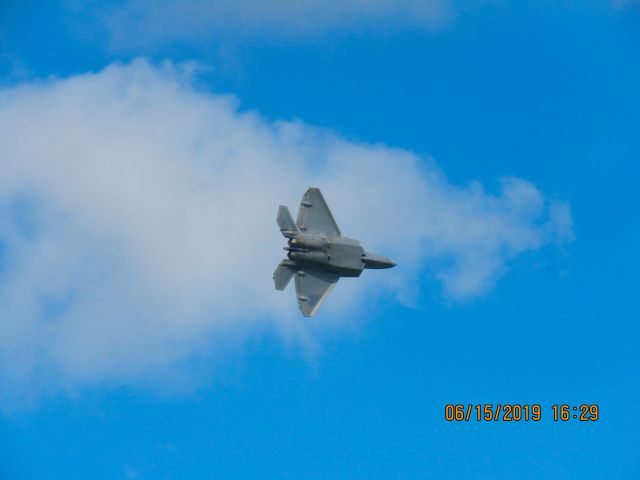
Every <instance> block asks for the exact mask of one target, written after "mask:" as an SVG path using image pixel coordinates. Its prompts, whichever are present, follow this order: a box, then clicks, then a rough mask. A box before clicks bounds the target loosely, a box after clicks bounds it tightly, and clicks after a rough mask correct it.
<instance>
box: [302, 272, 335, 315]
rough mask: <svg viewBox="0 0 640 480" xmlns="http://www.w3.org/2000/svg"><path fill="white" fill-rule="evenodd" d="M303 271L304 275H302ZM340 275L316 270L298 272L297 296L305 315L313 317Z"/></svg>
mask: <svg viewBox="0 0 640 480" xmlns="http://www.w3.org/2000/svg"><path fill="white" fill-rule="evenodd" d="M301 273H302V275H301ZM339 278H340V277H338V275H334V274H332V273H326V272H318V271H314V270H305V271H304V272H298V273H297V274H296V297H297V298H298V306H299V307H300V311H301V312H302V314H303V315H304V316H305V317H311V316H313V314H314V313H316V310H318V307H319V306H320V305H321V304H322V302H323V301H324V299H325V298H327V296H328V295H329V293H331V290H333V287H335V285H336V283H338V279H339Z"/></svg>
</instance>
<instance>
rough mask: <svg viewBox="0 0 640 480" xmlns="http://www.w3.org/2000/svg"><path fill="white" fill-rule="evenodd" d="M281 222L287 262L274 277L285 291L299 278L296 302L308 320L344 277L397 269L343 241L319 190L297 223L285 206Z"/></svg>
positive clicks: (306, 201) (311, 195) (303, 206)
mask: <svg viewBox="0 0 640 480" xmlns="http://www.w3.org/2000/svg"><path fill="white" fill-rule="evenodd" d="M277 222H278V225H279V227H280V231H281V232H282V234H283V235H284V236H285V237H286V238H287V239H288V242H287V246H286V247H284V249H285V250H287V258H286V259H285V260H283V261H282V262H280V264H279V265H278V267H277V268H276V271H275V272H274V273H273V279H274V283H275V287H276V289H277V290H284V288H285V287H286V286H287V285H288V283H289V282H290V280H291V278H292V277H294V276H295V284H296V298H297V300H298V306H299V307H300V310H301V311H302V313H303V315H305V316H312V315H313V314H314V313H315V312H316V311H317V309H318V307H319V306H320V305H321V304H322V302H323V301H324V300H325V298H326V297H327V296H328V294H329V293H330V292H331V290H332V289H333V287H334V286H335V285H336V283H337V282H338V280H339V279H340V277H359V276H360V275H361V274H362V271H363V270H364V269H365V268H390V267H393V266H395V263H394V262H393V261H391V260H389V259H388V258H386V257H382V256H379V255H374V254H370V253H367V252H365V250H364V249H363V248H362V246H361V245H360V242H359V241H357V240H354V239H351V238H347V237H343V236H342V234H341V232H340V229H339V228H338V225H337V224H336V222H335V220H334V218H333V215H332V214H331V211H330V210H329V207H328V206H327V203H326V202H325V200H324V197H323V196H322V193H321V192H320V190H319V189H317V188H310V189H309V190H307V192H306V193H305V194H304V196H303V197H302V201H301V203H300V209H299V211H298V219H297V221H296V222H295V223H294V221H293V218H292V217H291V213H290V212H289V209H288V208H287V207H285V206H282V205H281V206H280V208H279V209H278V217H277Z"/></svg>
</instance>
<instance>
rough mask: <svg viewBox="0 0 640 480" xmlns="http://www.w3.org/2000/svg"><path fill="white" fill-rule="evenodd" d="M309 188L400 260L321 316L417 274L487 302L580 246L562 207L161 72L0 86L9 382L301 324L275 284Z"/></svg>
mask: <svg viewBox="0 0 640 480" xmlns="http://www.w3.org/2000/svg"><path fill="white" fill-rule="evenodd" d="M309 185H316V186H319V187H321V188H322V189H323V191H324V193H325V196H326V198H327V199H328V201H329V202H330V204H331V206H332V208H333V210H334V214H335V216H336V219H337V220H338V222H339V223H340V225H341V226H342V229H343V232H344V233H345V234H347V235H349V236H352V237H355V238H360V239H362V240H363V241H364V242H365V246H366V247H368V248H370V249H371V250H373V251H378V252H380V253H382V254H385V255H389V256H390V257H393V258H394V259H396V260H397V261H398V262H399V266H398V267H397V268H396V269H394V270H392V271H385V272H384V275H373V274H372V275H364V276H363V278H362V279H360V280H361V281H358V282H344V285H341V288H340V289H336V293H335V294H334V295H335V297H332V298H331V299H330V300H329V301H328V302H327V304H326V308H325V307H323V308H324V311H325V312H331V313H332V314H334V315H335V316H339V315H340V311H343V310H345V311H346V310H349V309H350V310H351V311H360V312H362V313H364V312H366V311H367V309H368V308H374V306H373V305H372V304H370V303H369V302H367V303H365V302H363V301H362V298H363V295H362V292H363V291H364V290H363V289H364V288H368V289H369V291H371V292H382V291H384V292H386V294H385V295H388V298H389V299H391V298H399V297H402V295H403V292H405V291H406V290H407V287H406V286H407V285H416V284H417V282H418V281H419V278H420V277H421V276H424V275H425V274H427V275H431V276H433V278H436V279H439V280H440V282H441V283H442V288H443V292H444V295H445V296H447V297H449V298H453V299H467V298H470V297H473V296H476V295H481V294H484V293H485V292H487V291H488V290H489V289H490V288H491V287H492V286H493V284H494V283H495V281H496V279H497V278H498V277H499V275H500V274H502V273H503V272H504V271H505V270H506V268H507V265H508V261H509V260H510V259H512V258H514V257H516V256H517V255H519V254H521V253H523V252H527V251H533V250H537V249H539V248H540V247H542V246H543V245H545V244H548V243H551V242H555V241H558V240H562V239H567V238H570V237H571V235H572V233H571V231H572V230H571V215H570V213H569V209H568V207H567V205H565V204H563V203H554V202H550V201H549V200H547V199H546V198H545V197H544V195H543V194H542V193H541V192H540V191H539V190H538V189H536V187H534V186H533V185H532V184H531V183H529V182H527V181H525V180H522V179H518V178H505V179H503V180H502V183H501V188H500V191H498V192H497V193H490V192H487V191H486V190H485V189H484V188H483V186H482V185H481V184H479V183H478V182H470V183H469V184H468V185H465V186H456V185H452V184H451V183H449V182H448V181H447V179H446V177H445V176H444V175H443V174H442V173H441V172H440V171H439V170H438V168H437V167H436V166H435V165H434V164H433V162H432V161H430V160H429V159H425V158H419V157H417V156H416V155H414V154H412V153H410V152H407V151H403V150H398V149H393V148H388V147H385V146H381V145H368V144H358V143H353V142H349V141H346V140H344V139H342V138H340V137H339V136H337V135H335V134H332V133H330V132H326V131H322V130H318V129H314V128H312V127H310V126H307V125H305V124H303V123H299V122H293V123H292V122H275V123H272V122H269V121H267V120H265V119H263V118H261V117H260V116H259V115H258V114H256V113H252V112H240V111H238V108H237V104H236V100H235V99H234V98H232V97H228V96H220V95H215V94H211V93H206V92H201V91H197V90H195V89H194V88H193V87H192V85H191V83H190V81H189V78H188V75H187V74H186V73H184V72H183V71H182V70H181V69H180V68H174V67H172V66H171V65H168V64H167V65H163V66H159V67H157V66H152V65H149V64H148V63H147V62H145V61H136V62H134V63H132V64H130V65H112V66H110V67H108V68H106V69H105V70H103V71H101V72H99V73H94V74H86V75H78V76H74V77H71V78H68V79H61V80H51V81H46V82H34V83H30V84H25V85H22V86H19V87H14V88H10V89H4V90H1V91H0V305H1V307H0V329H1V331H0V375H1V376H2V377H3V378H4V379H5V380H6V382H5V385H11V386H14V387H15V386H18V389H20V388H23V389H24V388H26V387H28V388H40V387H42V386H43V385H44V386H49V387H50V388H65V387H69V386H71V387H73V386H77V385H84V384H93V383H96V382H101V381H111V382H116V383H126V382H129V381H134V380H136V379H139V378H140V377H142V376H144V375H147V374H149V373H150V372H152V373H153V372H155V373H158V372H165V371H168V370H170V369H173V368H175V367H176V365H179V364H180V362H181V361H183V360H184V359H186V358H189V357H190V356H191V355H194V354H197V353H198V352H200V351H202V349H204V348H206V347H207V346H208V345H210V342H211V341H215V339H216V338H224V336H225V335H226V334H227V333H228V332H238V331H242V330H243V329H246V328H248V327H251V328H253V327H255V326H258V325H272V326H276V327H277V328H279V329H281V330H290V329H295V328H305V327H304V324H303V323H301V322H300V318H299V315H298V313H297V309H296V306H295V302H294V299H293V296H292V295H290V294H286V293H285V294H282V293H280V292H276V291H274V290H273V285H272V281H271V273H272V271H273V269H274V267H275V265H276V264H277V262H278V261H279V260H280V258H281V256H282V250H281V246H282V243H283V240H282V238H281V237H280V235H279V232H278V230H277V228H276V225H275V220H274V216H275V210H276V207H277V205H278V204H280V203H288V204H289V205H290V206H292V207H293V208H295V206H296V205H297V202H298V201H299V198H300V195H301V193H302V192H303V191H304V190H305V189H306V188H307V187H308V186H309ZM339 292H342V293H339ZM288 293H290V292H288ZM322 314H323V312H320V315H321V316H320V318H319V320H318V322H322V318H323V317H322ZM326 316H328V315H327V314H326V313H325V318H326ZM7 388H9V387H7Z"/></svg>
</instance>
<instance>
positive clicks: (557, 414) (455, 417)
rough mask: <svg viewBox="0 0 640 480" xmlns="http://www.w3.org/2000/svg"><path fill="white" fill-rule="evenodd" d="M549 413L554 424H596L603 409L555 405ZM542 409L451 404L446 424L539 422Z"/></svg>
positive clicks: (447, 409)
mask: <svg viewBox="0 0 640 480" xmlns="http://www.w3.org/2000/svg"><path fill="white" fill-rule="evenodd" d="M548 414H549V415H550V416H551V418H553V420H554V421H555V422H569V421H578V422H595V421H597V420H598V419H599V418H600V407H599V406H598V405H596V404H586V403H583V404H580V405H570V404H554V405H551V407H550V408H549V409H548ZM543 416H546V414H544V412H543V408H542V406H541V405H540V404H538V403H533V404H518V403H504V404H503V403H483V404H481V403H479V404H473V403H469V404H466V405H465V404H461V403H458V404H452V403H448V404H446V405H445V406H444V419H445V420H446V421H447V422H470V421H477V422H483V421H484V422H522V421H523V422H539V421H540V420H542V418H543Z"/></svg>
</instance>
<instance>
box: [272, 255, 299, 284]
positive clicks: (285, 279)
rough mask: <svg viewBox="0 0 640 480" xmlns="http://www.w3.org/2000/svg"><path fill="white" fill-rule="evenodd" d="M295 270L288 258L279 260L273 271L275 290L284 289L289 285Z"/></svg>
mask: <svg viewBox="0 0 640 480" xmlns="http://www.w3.org/2000/svg"><path fill="white" fill-rule="evenodd" d="M295 272H296V271H295V268H293V267H292V266H291V265H289V262H288V260H283V261H282V262H280V265H278V267H277V268H276V271H275V272H273V283H275V285H276V290H284V289H285V288H286V287H287V285H289V282H290V281H291V277H293V274H294V273H295Z"/></svg>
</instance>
